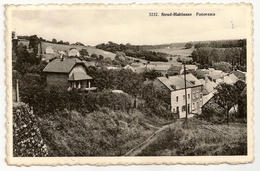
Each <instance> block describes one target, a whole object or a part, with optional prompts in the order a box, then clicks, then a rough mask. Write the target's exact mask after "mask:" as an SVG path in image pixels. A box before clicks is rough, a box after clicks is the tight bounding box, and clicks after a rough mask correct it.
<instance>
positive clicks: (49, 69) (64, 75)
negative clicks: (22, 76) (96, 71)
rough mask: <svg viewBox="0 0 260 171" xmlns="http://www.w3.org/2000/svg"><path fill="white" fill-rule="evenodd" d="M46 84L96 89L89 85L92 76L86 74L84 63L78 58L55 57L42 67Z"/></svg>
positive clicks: (69, 87) (69, 88)
mask: <svg viewBox="0 0 260 171" xmlns="http://www.w3.org/2000/svg"><path fill="white" fill-rule="evenodd" d="M43 72H44V73H45V74H46V77H47V86H58V87H60V88H61V89H64V90H71V89H80V90H89V91H93V90H96V89H97V88H96V87H91V82H92V80H93V78H92V77H91V76H89V75H87V72H86V65H85V63H84V62H83V61H81V60H80V59H78V58H56V59H54V60H52V61H51V62H49V63H48V65H47V66H46V67H45V68H44V69H43Z"/></svg>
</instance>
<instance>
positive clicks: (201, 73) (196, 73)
mask: <svg viewBox="0 0 260 171" xmlns="http://www.w3.org/2000/svg"><path fill="white" fill-rule="evenodd" d="M191 73H192V74H193V75H194V76H196V77H197V78H198V79H200V78H205V76H206V75H208V72H207V71H202V70H200V69H197V70H194V71H192V72H191Z"/></svg>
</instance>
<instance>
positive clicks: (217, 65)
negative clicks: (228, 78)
mask: <svg viewBox="0 0 260 171" xmlns="http://www.w3.org/2000/svg"><path fill="white" fill-rule="evenodd" d="M212 67H213V68H215V69H216V70H221V71H223V72H227V73H228V72H230V71H231V70H232V65H231V64H229V63H227V62H218V63H214V64H213V66H212Z"/></svg>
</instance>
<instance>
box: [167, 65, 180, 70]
mask: <svg viewBox="0 0 260 171" xmlns="http://www.w3.org/2000/svg"><path fill="white" fill-rule="evenodd" d="M181 69H182V66H181V65H173V66H171V67H170V68H169V69H168V71H180V70H181Z"/></svg>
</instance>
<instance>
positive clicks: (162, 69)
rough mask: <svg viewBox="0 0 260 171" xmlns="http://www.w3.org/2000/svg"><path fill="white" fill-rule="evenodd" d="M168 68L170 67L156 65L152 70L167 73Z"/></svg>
mask: <svg viewBox="0 0 260 171" xmlns="http://www.w3.org/2000/svg"><path fill="white" fill-rule="evenodd" d="M169 68H170V65H156V66H155V67H154V70H156V71H167V70H168V69H169Z"/></svg>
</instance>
